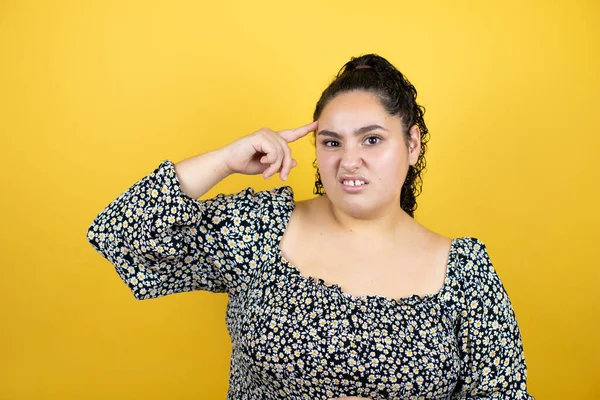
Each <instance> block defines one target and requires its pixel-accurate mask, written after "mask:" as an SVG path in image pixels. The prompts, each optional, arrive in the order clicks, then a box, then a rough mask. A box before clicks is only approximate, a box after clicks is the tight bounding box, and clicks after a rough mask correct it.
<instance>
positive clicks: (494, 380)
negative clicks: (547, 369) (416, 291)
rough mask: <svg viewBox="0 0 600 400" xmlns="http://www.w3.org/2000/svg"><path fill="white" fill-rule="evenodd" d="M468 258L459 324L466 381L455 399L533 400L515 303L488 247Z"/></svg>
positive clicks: (468, 251)
mask: <svg viewBox="0 0 600 400" xmlns="http://www.w3.org/2000/svg"><path fill="white" fill-rule="evenodd" d="M462 251H464V252H465V258H464V259H465V260H466V261H465V265H464V266H463V268H464V283H463V290H464V296H465V297H464V299H465V301H464V303H463V306H462V310H461V314H460V317H459V320H458V326H457V329H458V332H457V333H458V345H459V351H460V376H459V381H458V384H457V387H456V389H455V391H454V394H453V396H452V397H451V399H455V400H459V399H474V400H475V399H477V400H484V399H486V400H487V399H503V400H513V399H515V400H516V399H527V400H533V399H534V398H533V396H531V395H530V394H529V393H528V391H527V366H526V363H525V358H524V354H523V343H522V339H521V332H520V330H519V326H518V324H517V320H516V318H515V313H514V311H513V307H512V304H511V302H510V299H509V297H508V295H507V293H506V291H505V289H504V286H503V284H502V282H501V280H500V278H499V276H498V274H497V273H496V270H495V269H494V267H493V265H492V263H491V261H490V257H489V254H488V252H487V249H486V246H485V244H484V243H483V242H481V241H479V240H477V239H474V240H473V241H472V242H471V243H470V244H469V245H468V246H466V247H465V248H464V249H462Z"/></svg>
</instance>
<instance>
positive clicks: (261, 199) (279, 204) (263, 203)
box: [201, 186, 294, 209]
mask: <svg viewBox="0 0 600 400" xmlns="http://www.w3.org/2000/svg"><path fill="white" fill-rule="evenodd" d="M201 203H204V204H206V205H221V206H226V207H242V208H251V209H259V208H265V207H266V208H286V207H293V205H294V192H293V190H292V188H291V187H289V186H280V187H276V188H273V189H267V190H261V191H256V190H255V189H254V188H252V187H248V188H245V189H243V190H241V191H239V192H237V193H231V194H224V193H219V194H217V195H216V196H214V197H213V198H210V199H207V200H201Z"/></svg>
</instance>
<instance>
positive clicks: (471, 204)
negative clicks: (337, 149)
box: [0, 0, 600, 400]
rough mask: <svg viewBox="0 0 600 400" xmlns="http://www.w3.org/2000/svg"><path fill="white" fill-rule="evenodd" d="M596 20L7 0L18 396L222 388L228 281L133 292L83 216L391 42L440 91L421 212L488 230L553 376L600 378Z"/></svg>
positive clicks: (464, 9) (465, 6)
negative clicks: (165, 292) (186, 289)
mask: <svg viewBox="0 0 600 400" xmlns="http://www.w3.org/2000/svg"><path fill="white" fill-rule="evenodd" d="M599 42H600V6H599V3H598V2H597V1H592V0H590V1H583V0H580V1H567V0H562V1H546V0H543V1H541V0H540V1H486V2H475V1H452V2H447V1H419V2H417V1H411V2H406V1H398V0H395V1H370V2H357V3H353V2H349V1H339V0H336V1H323V0H320V1H317V0H309V1H301V2H283V1H274V0H273V1H252V2H250V1H222V2H219V1H211V2H208V1H188V2H184V1H169V2H167V1H148V0H145V1H75V0H73V1H64V0H55V1H43V0H41V1H17V0H14V1H11V0H4V1H2V2H1V3H0V123H1V127H0V130H1V133H2V145H1V146H0V155H1V157H2V158H1V159H2V162H3V165H4V167H3V168H2V172H1V173H2V177H1V178H2V185H3V194H2V197H1V201H2V204H1V207H0V213H1V215H0V218H1V223H0V246H1V251H2V257H3V258H2V269H1V272H2V277H1V278H0V304H1V306H0V321H2V328H0V343H1V348H0V359H1V361H0V399H3V400H4V399H10V400H13V399H15V400H16V399H128V400H130V399H219V398H220V399H222V398H224V397H225V394H226V391H227V378H228V366H229V355H230V350H231V347H230V344H229V338H228V336H227V331H226V329H225V322H224V321H225V307H226V304H227V297H226V295H215V294H209V293H204V292H193V293H184V294H176V295H173V296H167V297H164V298H161V299H158V300H147V301H136V300H134V298H133V295H132V294H131V293H130V292H129V289H128V288H127V287H126V286H125V284H124V283H123V282H121V280H120V279H119V277H118V275H117V274H116V272H114V270H113V267H112V265H111V264H110V263H109V262H108V261H106V260H105V259H104V258H102V257H101V256H100V255H99V254H98V253H96V252H95V251H94V249H93V248H92V247H91V246H90V245H89V244H88V243H87V241H86V232H87V228H88V227H89V225H90V224H91V222H92V220H93V219H94V217H95V216H96V215H97V214H98V213H99V212H100V211H101V210H102V209H103V208H104V207H105V206H106V205H108V203H109V202H111V201H112V200H113V199H114V198H116V197H117V196H118V195H119V194H121V193H122V192H123V191H125V190H126V189H127V188H128V187H130V186H131V185H132V184H133V183H135V182H136V181H137V180H139V179H141V178H142V177H143V176H145V175H146V174H149V173H150V172H152V170H154V168H156V167H157V166H158V164H159V163H160V162H161V161H163V160H166V159H171V160H173V161H175V162H177V161H180V160H182V159H184V158H187V157H190V156H193V155H195V154H198V153H202V152H206V151H208V150H212V149H214V148H216V147H219V146H222V145H225V144H227V143H229V142H231V141H232V140H234V139H236V138H239V137H241V136H243V135H246V134H249V133H251V132H253V131H255V130H257V129H259V128H261V127H263V126H267V127H270V128H272V129H284V128H291V127H296V126H299V125H303V124H305V123H308V122H311V116H312V112H313V109H314V106H315V103H316V101H317V100H318V97H319V96H320V94H321V91H322V90H323V89H324V88H325V87H326V85H327V84H328V83H329V82H330V81H331V79H332V78H333V76H334V75H335V73H336V72H337V71H338V69H339V68H340V67H341V66H342V65H343V64H344V63H345V62H346V61H348V60H349V58H350V57H351V56H357V55H360V54H365V53H371V52H374V53H378V54H380V55H382V56H384V57H386V58H388V59H389V60H390V61H391V62H392V63H393V64H395V65H396V66H397V67H398V68H399V69H400V71H402V72H403V73H404V74H406V76H407V77H408V79H409V80H410V81H411V82H412V83H413V84H414V85H415V86H416V88H417V90H418V93H419V95H418V101H419V103H420V104H422V105H424V106H425V107H426V109H427V112H426V114H425V121H426V123H427V125H428V127H429V129H430V132H431V141H430V143H429V150H428V153H427V162H428V170H427V172H426V173H425V175H424V188H423V189H424V191H423V194H422V195H421V196H420V197H418V203H419V208H418V210H417V213H416V218H417V220H419V221H420V222H421V223H423V224H424V225H426V226H428V227H429V228H431V229H433V230H434V231H437V232H440V233H442V234H444V235H446V236H451V237H455V236H473V237H477V238H479V239H481V240H483V241H484V242H485V243H486V245H487V246H488V250H489V252H490V256H491V259H492V262H493V263H494V265H495V267H496V269H497V271H498V273H499V275H500V277H501V278H502V280H503V281H504V284H505V287H506V290H507V292H508V294H509V296H510V298H511V301H512V303H513V306H514V309H515V312H516V315H517V319H518V321H519V324H520V328H521V331H522V335H523V340H524V349H525V356H526V360H527V365H528V368H529V387H530V389H531V392H532V393H533V394H534V395H535V396H536V397H537V398H539V399H545V400H552V399H564V398H569V399H586V400H587V399H598V398H600V394H599V393H600V386H599V383H598V380H597V378H598V374H599V371H598V365H599V363H600V355H599V353H600V344H599V343H600V341H598V329H599V328H600V325H599V322H598V316H599V315H600V294H599V293H600V292H599V291H598V281H599V280H600V268H599V267H600V261H599V260H600V254H599V250H598V249H599V247H600V246H599V241H600V238H599V234H598V227H599V224H600V217H599V212H598V206H599V204H600V196H599V189H598V185H599V183H600V173H599V171H600V162H599V157H598V151H599V149H600V139H599V128H600V119H599V115H600V112H598V107H599V106H600V97H599V93H600V80H599V75H598V71H600V62H599V54H600V48H599V47H598V43H599ZM292 149H293V152H294V156H295V158H296V159H297V160H298V163H299V165H298V167H297V168H296V169H294V170H293V171H292V173H291V176H290V179H289V180H288V181H287V182H286V184H290V185H291V186H292V187H293V188H294V190H295V193H296V199H297V200H302V199H306V198H309V197H311V196H313V194H312V187H313V182H314V179H313V178H314V170H313V168H312V165H311V164H312V161H313V159H314V150H313V146H312V143H311V141H310V139H308V138H305V139H303V140H301V141H300V142H298V143H295V144H293V146H292ZM281 184H282V182H281V181H280V180H279V178H278V177H274V178H272V179H271V180H269V181H266V182H265V181H263V180H262V179H261V178H260V177H247V176H233V177H230V178H228V179H226V180H225V181H223V182H221V183H220V184H219V185H218V186H217V187H215V188H214V189H213V190H211V192H210V193H208V194H207V196H206V197H208V196H214V195H215V194H217V193H219V192H225V193H231V192H235V191H238V190H241V189H243V188H245V187H247V186H254V187H256V188H257V189H266V188H270V187H274V186H278V185H281Z"/></svg>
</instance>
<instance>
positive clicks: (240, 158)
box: [222, 121, 317, 180]
mask: <svg viewBox="0 0 600 400" xmlns="http://www.w3.org/2000/svg"><path fill="white" fill-rule="evenodd" d="M316 129H317V121H315V122H311V123H310V124H308V125H304V126H301V127H298V128H295V129H287V130H283V131H280V132H275V131H272V130H270V129H268V128H263V129H260V130H258V131H256V132H254V133H252V134H250V135H248V136H245V137H243V138H241V139H239V140H236V141H235V142H233V143H231V144H229V145H227V146H225V147H224V148H223V149H222V150H223V152H224V154H225V156H226V158H225V163H226V166H227V169H228V173H230V174H231V173H239V174H245V175H256V174H259V173H261V174H262V175H263V177H264V178H265V179H268V178H270V177H271V176H273V175H274V174H276V173H277V172H279V176H280V177H281V179H282V180H286V179H287V177H288V175H289V174H290V171H291V169H292V168H294V167H295V166H296V164H297V163H296V160H294V159H293V158H292V154H291V150H290V147H289V146H288V144H289V143H292V142H294V141H296V140H298V139H300V138H302V137H304V136H306V135H308V134H309V133H310V132H312V131H314V130H316Z"/></svg>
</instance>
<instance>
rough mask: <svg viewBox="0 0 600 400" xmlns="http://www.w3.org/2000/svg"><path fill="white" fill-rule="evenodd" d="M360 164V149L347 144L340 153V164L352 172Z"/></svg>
mask: <svg viewBox="0 0 600 400" xmlns="http://www.w3.org/2000/svg"><path fill="white" fill-rule="evenodd" d="M361 165H362V157H361V154H360V149H358V148H356V147H355V146H347V147H346V148H344V150H343V153H342V159H341V160H340V166H341V167H342V169H344V170H346V171H348V172H354V171H356V170H357V169H358V168H360V167H361Z"/></svg>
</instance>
